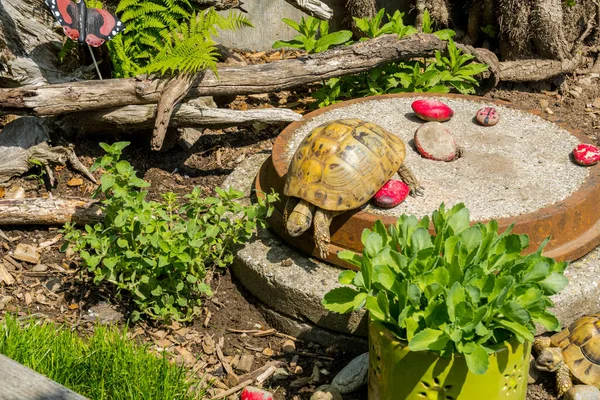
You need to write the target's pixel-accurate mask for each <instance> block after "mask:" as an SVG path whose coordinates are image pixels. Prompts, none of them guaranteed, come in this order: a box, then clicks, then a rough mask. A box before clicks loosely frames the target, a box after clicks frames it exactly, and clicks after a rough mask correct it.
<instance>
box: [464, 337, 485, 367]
mask: <svg viewBox="0 0 600 400" xmlns="http://www.w3.org/2000/svg"><path fill="white" fill-rule="evenodd" d="M469 344H470V345H472V346H469V349H468V351H469V352H468V353H466V352H465V353H464V354H465V360H466V361H467V367H468V368H469V371H470V372H472V373H474V374H477V375H482V374H485V373H486V372H487V370H488V368H489V365H490V360H489V356H488V353H487V351H485V349H484V348H483V346H481V345H480V344H478V343H472V342H471V343H469ZM465 349H466V346H465Z"/></svg>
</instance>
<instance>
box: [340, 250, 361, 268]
mask: <svg viewBox="0 0 600 400" xmlns="http://www.w3.org/2000/svg"><path fill="white" fill-rule="evenodd" d="M337 256H338V258H339V259H340V260H344V261H346V262H347V263H349V264H352V265H354V266H356V267H360V266H361V264H362V257H361V256H360V254H358V253H355V252H354V251H351V250H342V251H338V253H337Z"/></svg>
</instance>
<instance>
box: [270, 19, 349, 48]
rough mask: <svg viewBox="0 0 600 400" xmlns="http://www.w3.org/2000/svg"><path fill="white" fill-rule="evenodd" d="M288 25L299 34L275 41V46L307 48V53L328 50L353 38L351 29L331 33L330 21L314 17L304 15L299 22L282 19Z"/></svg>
mask: <svg viewBox="0 0 600 400" xmlns="http://www.w3.org/2000/svg"><path fill="white" fill-rule="evenodd" d="M282 21H283V22H285V23H286V24H287V25H288V26H290V27H291V28H293V29H294V30H296V31H297V32H298V33H300V34H299V35H297V36H295V37H294V38H293V39H292V40H278V41H276V42H275V43H273V48H274V49H278V48H281V47H292V48H296V49H302V50H306V52H307V53H319V52H321V51H325V50H328V49H329V48H330V47H332V46H336V45H340V44H343V43H346V42H348V41H349V40H350V39H351V38H352V32H350V31H345V30H343V31H337V32H332V33H329V23H328V22H327V21H321V20H319V19H317V18H314V17H310V16H307V17H302V20H301V21H300V23H299V24H298V23H297V22H295V21H292V20H291V19H288V18H283V20H282Z"/></svg>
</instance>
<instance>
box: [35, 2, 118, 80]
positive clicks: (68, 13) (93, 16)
mask: <svg viewBox="0 0 600 400" xmlns="http://www.w3.org/2000/svg"><path fill="white" fill-rule="evenodd" d="M44 1H45V2H46V4H47V5H48V7H50V10H51V11H52V14H53V15H54V17H55V18H56V20H57V21H58V23H59V24H60V25H61V26H62V27H63V30H64V31H65V34H66V35H67V36H68V37H69V38H71V39H72V40H74V41H78V42H82V43H83V42H85V43H86V44H87V46H88V48H89V50H90V54H91V55H92V60H93V61H94V66H95V67H96V72H97V73H98V76H99V77H100V79H102V75H100V69H99V68H98V63H96V58H95V57H94V52H93V51H92V48H91V47H90V46H94V47H100V46H102V44H103V43H104V42H106V41H107V40H110V39H112V38H113V37H115V35H116V34H118V33H119V32H121V31H122V30H123V29H125V24H124V23H122V22H121V21H120V20H119V18H117V17H116V15H114V14H112V13H111V12H109V11H106V10H102V9H100V8H87V7H86V5H85V1H84V0H79V2H78V3H74V2H72V1H71V0H44Z"/></svg>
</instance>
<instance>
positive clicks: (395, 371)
mask: <svg viewBox="0 0 600 400" xmlns="http://www.w3.org/2000/svg"><path fill="white" fill-rule="evenodd" d="M530 352H531V343H526V344H520V343H518V342H517V341H516V340H514V341H511V342H507V343H506V346H505V347H503V348H501V349H500V350H498V351H497V352H496V353H494V354H492V355H491V356H490V366H489V369H488V370H487V372H486V373H485V374H483V375H476V374H473V373H471V372H469V369H468V368H467V363H466V361H465V358H464V357H463V356H462V355H461V354H455V355H454V356H452V358H442V357H440V356H439V355H438V354H437V353H434V352H430V351H411V350H410V349H409V348H408V346H407V343H406V342H404V341H400V340H398V339H397V338H396V337H395V336H393V335H392V333H391V332H390V331H389V330H388V329H387V328H385V327H384V326H383V325H382V324H380V323H378V322H370V323H369V400H405V399H406V400H426V399H431V400H475V399H485V400H496V399H498V400H499V399H512V400H524V399H525V396H526V393H527V378H528V372H529V354H530Z"/></svg>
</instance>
